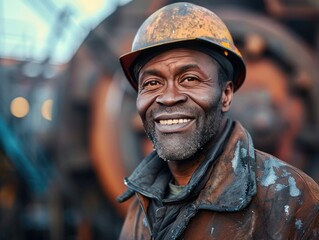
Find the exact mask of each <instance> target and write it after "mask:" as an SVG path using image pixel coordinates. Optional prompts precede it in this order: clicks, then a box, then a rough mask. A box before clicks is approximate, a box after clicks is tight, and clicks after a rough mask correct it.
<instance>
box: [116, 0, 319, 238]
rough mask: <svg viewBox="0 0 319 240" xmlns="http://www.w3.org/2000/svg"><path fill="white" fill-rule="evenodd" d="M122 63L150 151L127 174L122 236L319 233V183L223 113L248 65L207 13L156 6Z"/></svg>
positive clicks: (295, 235) (316, 235) (200, 9)
mask: <svg viewBox="0 0 319 240" xmlns="http://www.w3.org/2000/svg"><path fill="white" fill-rule="evenodd" d="M120 61H121V64H122V67H123V70H124V72H125V74H126V76H127V78H128V80H129V82H130V83H131V84H132V86H133V87H134V88H135V89H136V90H137V91H138V96H137V102H136V105H137V110H138V112H139V114H140V116H141V119H142V121H143V124H144V128H145V131H146V133H147V135H148V137H149V138H150V139H151V141H152V142H153V145H154V148H155V151H154V152H152V153H151V154H150V155H149V156H147V157H146V158H145V159H144V160H143V161H142V162H141V163H140V165H139V166H138V167H137V168H136V170H135V171H134V172H133V173H132V175H131V176H130V177H128V178H126V179H125V183H126V185H127V187H128V190H127V191H126V192H125V193H124V194H123V195H122V196H121V197H119V200H120V201H125V200H126V199H128V198H130V197H133V195H135V201H134V202H133V204H132V206H131V208H130V210H129V212H128V214H127V217H126V220H125V223H124V226H123V229H122V233H121V236H120V239H161V240H162V239H241V240H242V239H319V186H318V185H317V184H316V183H315V182H314V181H313V180H312V179H311V178H310V177H308V176H307V175H306V174H304V173H303V172H301V171H300V170H298V169H296V168H294V167H292V166H290V165H288V164H286V163H284V162H282V161H280V160H278V159H276V158H275V157H273V156H271V155H269V154H266V153H263V152H260V151H258V150H256V149H254V145H253V142H252V140H251V138H250V135H249V133H248V132H247V131H246V130H245V129H244V128H243V127H242V126H241V124H240V123H239V122H236V121H232V120H231V119H229V118H228V117H227V116H226V115H225V114H226V113H227V112H228V110H229V109H230V106H231V102H232V101H233V94H234V92H235V91H237V90H238V89H239V88H240V86H241V85H242V83H243V82H244V79H245V71H246V70H245V64H244V62H243V59H242V57H241V55H240V52H239V51H238V50H237V48H236V47H235V45H234V43H233V40H232V38H231V35H230V33H229V32H228V30H227V28H226V26H225V25H224V23H223V22H222V21H221V20H220V19H219V18H218V17H217V16H216V15H215V14H214V13H212V12H211V11H209V10H207V9H205V8H203V7H200V6H197V5H194V4H190V3H176V4H171V5H168V6H166V7H164V8H162V9H160V10H158V11H157V12H155V13H153V14H152V15H151V16H150V17H149V18H148V19H147V20H146V21H145V22H144V23H143V24H142V26H141V27H140V29H139V30H138V32H137V34H136V36H135V39H134V42H133V46H132V52H130V53H128V54H126V55H124V56H122V57H121V59H120Z"/></svg>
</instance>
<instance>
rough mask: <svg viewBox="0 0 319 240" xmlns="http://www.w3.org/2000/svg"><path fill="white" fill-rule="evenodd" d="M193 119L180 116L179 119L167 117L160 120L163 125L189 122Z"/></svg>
mask: <svg viewBox="0 0 319 240" xmlns="http://www.w3.org/2000/svg"><path fill="white" fill-rule="evenodd" d="M189 121H191V119H187V118H178V119H165V120H160V121H159V122H160V124H162V125H173V124H181V123H187V122H189Z"/></svg>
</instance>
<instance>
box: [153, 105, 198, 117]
mask: <svg viewBox="0 0 319 240" xmlns="http://www.w3.org/2000/svg"><path fill="white" fill-rule="evenodd" d="M163 112H166V113H183V114H187V115H192V114H194V112H196V107H183V106H162V105H159V106H157V107H156V108H155V109H152V111H151V114H152V115H154V114H157V113H163Z"/></svg>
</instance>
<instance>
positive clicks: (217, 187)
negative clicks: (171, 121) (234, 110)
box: [118, 121, 256, 211]
mask: <svg viewBox="0 0 319 240" xmlns="http://www.w3.org/2000/svg"><path fill="white" fill-rule="evenodd" d="M229 135H230V136H229ZM227 138H228V140H226V139H227ZM206 158H207V160H206V161H205V162H204V163H203V164H202V165H201V166H200V167H199V168H198V169H197V170H196V172H195V173H194V175H193V177H192V179H191V180H190V183H189V184H188V185H187V186H186V187H185V189H184V190H183V192H181V196H180V197H179V199H175V200H163V198H164V196H165V190H166V187H167V185H168V182H169V181H170V179H171V174H170V172H169V169H168V166H167V163H166V162H164V161H163V160H162V159H160V158H159V157H158V155H157V153H156V152H152V153H151V154H150V155H149V156H148V157H146V158H145V159H144V160H143V161H142V162H141V163H140V164H139V166H138V167H137V168H136V170H135V171H134V172H133V173H132V175H131V176H130V177H129V178H126V179H125V183H126V185H127V186H128V191H127V192H126V193H124V194H123V195H122V196H120V197H119V198H118V200H119V201H125V200H126V199H128V198H129V197H131V196H132V195H133V194H134V192H138V193H140V194H142V195H144V196H146V197H150V198H155V199H158V200H160V201H163V202H172V201H180V200H183V199H185V198H187V197H189V195H190V194H191V193H193V194H194V193H195V194H196V193H198V192H199V196H198V198H197V200H196V201H195V203H194V204H195V208H200V209H211V210H215V211H216V210H217V211H237V210H240V209H242V208H243V207H245V206H246V205H247V204H248V203H249V202H250V201H251V197H252V196H253V195H254V194H255V193H256V180H255V172H254V169H255V161H254V147H253V144H252V141H251V137H250V136H249V134H248V133H247V131H246V130H245V129H244V128H243V127H242V126H241V125H240V123H238V122H231V121H228V123H227V125H226V128H225V131H224V133H223V135H222V136H221V138H220V140H219V142H218V143H217V144H215V146H214V147H213V148H212V149H211V150H210V151H209V152H208V153H207V156H206ZM216 158H217V161H216V162H215V160H216ZM213 163H214V164H213ZM212 164H213V165H212Z"/></svg>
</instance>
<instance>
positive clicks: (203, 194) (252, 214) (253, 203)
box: [119, 122, 319, 240]
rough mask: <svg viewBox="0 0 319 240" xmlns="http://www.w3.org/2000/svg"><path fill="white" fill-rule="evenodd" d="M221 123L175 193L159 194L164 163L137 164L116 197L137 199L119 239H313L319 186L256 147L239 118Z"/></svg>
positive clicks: (152, 158) (164, 181) (318, 222)
mask: <svg viewBox="0 0 319 240" xmlns="http://www.w3.org/2000/svg"><path fill="white" fill-rule="evenodd" d="M227 128H228V130H227V129H226V131H225V134H224V135H223V136H222V138H221V139H220V142H219V143H217V144H216V145H215V147H213V148H212V150H211V151H208V152H207V153H206V160H205V162H204V163H203V164H202V165H201V166H200V167H199V168H198V169H197V170H196V171H195V173H194V174H193V176H192V178H191V180H190V182H189V184H188V185H187V186H186V187H185V188H184V189H183V190H182V192H181V193H180V196H179V197H177V198H173V199H169V198H165V196H167V195H165V191H166V189H167V187H166V186H167V185H168V183H169V181H170V179H171V175H170V172H169V170H168V167H167V163H166V162H164V161H163V160H161V159H160V158H159V157H158V155H157V154H156V152H153V153H151V154H150V155H149V156H148V157H146V158H145V159H144V160H143V161H142V162H141V164H140V165H139V166H138V167H137V168H136V170H135V171H134V172H133V174H132V175H131V176H130V177H129V178H127V179H126V180H125V182H126V185H127V187H128V190H127V191H126V193H125V194H124V195H122V196H121V197H120V198H119V200H120V201H125V200H126V199H128V198H130V197H132V196H135V201H134V202H133V203H132V205H131V207H130V209H129V212H128V214H127V217H126V219H125V222H124V225H123V228H122V232H121V236H120V239H123V240H128V239H140V240H142V239H161V240H162V239H191V240H197V239H222V240H227V239H232V240H233V239H239V240H244V239H258V240H259V239H260V240H261V239H262V240H264V239H276V240H280V239H298V240H301V239H319V186H318V185H317V184H316V183H315V182H314V181H313V180H312V179H311V178H310V177H309V176H307V175H306V174H305V173H303V172H302V171H300V170H298V169H297V168H295V167H293V166H291V165H288V164H287V163H285V162H282V161H280V160H278V159H276V158H275V157H274V156H271V155H269V154H266V153H263V152H261V151H258V150H256V149H254V146H253V142H252V140H251V137H250V136H249V134H248V132H247V131H246V130H245V129H244V128H243V127H242V126H241V125H240V123H238V122H232V123H228V124H227ZM216 146H217V147H216ZM176 209H177V210H176ZM170 216H172V217H170ZM151 219H153V220H151ZM162 219H164V220H162Z"/></svg>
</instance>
